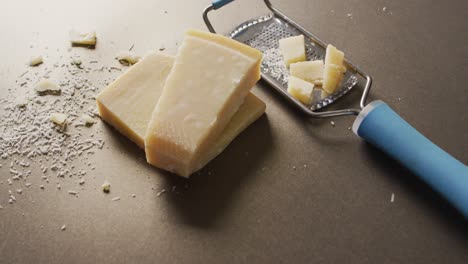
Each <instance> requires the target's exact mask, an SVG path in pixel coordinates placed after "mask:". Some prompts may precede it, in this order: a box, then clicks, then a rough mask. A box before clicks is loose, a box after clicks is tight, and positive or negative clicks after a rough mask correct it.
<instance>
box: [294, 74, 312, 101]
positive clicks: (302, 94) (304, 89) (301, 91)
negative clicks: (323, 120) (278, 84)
mask: <svg viewBox="0 0 468 264" xmlns="http://www.w3.org/2000/svg"><path fill="white" fill-rule="evenodd" d="M313 91H314V85H313V84H311V83H310V82H306V81H304V80H302V79H299V78H297V77H294V76H289V80H288V93H289V94H290V95H292V96H293V97H294V98H296V99H297V100H299V101H301V103H303V104H305V105H309V104H310V103H311V102H312V99H313V95H314V94H313Z"/></svg>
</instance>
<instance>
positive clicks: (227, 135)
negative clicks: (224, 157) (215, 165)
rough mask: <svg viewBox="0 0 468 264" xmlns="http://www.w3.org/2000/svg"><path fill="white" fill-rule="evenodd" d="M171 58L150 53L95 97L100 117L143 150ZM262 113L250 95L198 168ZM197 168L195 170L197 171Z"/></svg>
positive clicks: (261, 102) (258, 100)
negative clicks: (149, 123)
mask: <svg viewBox="0 0 468 264" xmlns="http://www.w3.org/2000/svg"><path fill="white" fill-rule="evenodd" d="M173 62H174V57H173V56H170V55H166V54H164V53H161V52H156V53H151V54H149V55H147V56H146V57H144V58H143V59H142V60H141V61H140V62H139V63H137V64H136V65H134V66H132V67H131V68H130V69H129V70H128V71H127V72H126V73H124V74H123V75H122V76H120V77H119V78H118V79H117V80H115V81H114V82H113V83H111V84H110V85H109V86H108V87H107V88H106V89H104V90H103V91H102V92H101V93H100V94H99V95H98V97H97V100H96V101H97V105H98V109H99V115H100V116H101V117H102V118H103V119H104V120H105V121H106V122H107V123H109V124H110V125H112V126H113V127H114V128H116V129H117V130H118V131H119V132H121V133H122V134H123V135H125V136H126V137H128V138H130V139H131V140H132V141H134V142H135V143H136V144H137V145H138V146H139V147H141V148H144V137H145V133H146V129H147V127H148V122H149V121H150V119H151V114H152V111H153V109H154V107H155V106H156V104H157V103H158V100H159V98H160V96H161V93H162V90H163V87H164V83H165V81H166V78H167V76H168V74H169V71H170V69H171V67H172V65H173ZM264 112H265V103H264V102H263V101H261V100H260V99H258V98H257V97H256V96H255V95H253V94H252V93H249V94H248V95H247V97H246V98H245V101H244V103H243V104H242V105H241V106H240V108H239V110H238V111H237V112H236V113H235V115H234V116H233V118H232V119H231V121H230V122H229V124H228V125H227V127H226V128H225V129H224V131H223V132H222V133H221V136H220V137H219V138H218V139H217V140H216V141H215V142H214V144H213V145H212V146H211V147H210V148H209V149H208V151H207V152H206V153H204V154H203V155H201V157H200V166H199V168H201V167H203V166H204V165H206V164H207V163H208V162H209V161H210V160H212V159H213V158H215V157H216V156H217V155H218V154H220V153H221V152H222V151H223V150H224V149H225V148H226V147H227V146H228V145H229V143H231V142H232V140H233V139H234V138H235V137H236V136H237V135H238V134H240V133H241V132H242V131H243V130H244V129H245V128H246V127H248V126H249V125H250V124H251V123H253V122H254V121H255V120H257V119H258V118H259V117H260V116H261V115H262V114H263V113H264ZM199 168H198V169H199Z"/></svg>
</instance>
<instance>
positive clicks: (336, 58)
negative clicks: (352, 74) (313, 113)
mask: <svg viewBox="0 0 468 264" xmlns="http://www.w3.org/2000/svg"><path fill="white" fill-rule="evenodd" d="M343 61H344V53H343V52H342V51H340V50H338V49H337V48H335V47H334V46H332V45H328V46H327V51H326V54H325V68H324V73H323V86H322V87H323V89H324V90H325V91H326V92H327V93H329V94H332V93H334V92H335V91H336V90H337V89H338V87H339V86H340V84H341V81H342V79H343V74H344V73H345V72H346V68H345V67H344V65H343Z"/></svg>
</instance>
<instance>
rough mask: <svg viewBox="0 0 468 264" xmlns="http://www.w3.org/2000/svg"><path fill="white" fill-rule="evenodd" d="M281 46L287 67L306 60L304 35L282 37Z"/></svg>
mask: <svg viewBox="0 0 468 264" xmlns="http://www.w3.org/2000/svg"><path fill="white" fill-rule="evenodd" d="M279 47H280V50H281V53H282V54H283V58H284V63H285V64H286V67H287V68H289V66H290V64H292V63H295V62H299V61H305V60H306V53H305V46H304V35H299V36H294V37H289V38H284V39H280V40H279Z"/></svg>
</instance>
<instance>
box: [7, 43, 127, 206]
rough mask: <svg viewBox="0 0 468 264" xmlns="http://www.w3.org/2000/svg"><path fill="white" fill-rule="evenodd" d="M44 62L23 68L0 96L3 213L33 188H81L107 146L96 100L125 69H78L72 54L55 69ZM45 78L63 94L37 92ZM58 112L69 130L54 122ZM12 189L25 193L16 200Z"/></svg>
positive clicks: (86, 63) (89, 65) (87, 65)
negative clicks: (63, 186) (103, 89)
mask: <svg viewBox="0 0 468 264" xmlns="http://www.w3.org/2000/svg"><path fill="white" fill-rule="evenodd" d="M68 52H70V50H69V51H68ZM44 57H45V59H44V62H43V63H42V65H39V66H37V67H29V66H25V72H24V73H23V74H21V75H19V76H18V77H17V79H16V81H15V83H14V84H12V85H11V86H10V87H9V89H8V93H6V94H5V95H3V96H1V97H0V185H2V184H3V185H7V188H6V189H9V193H8V195H0V206H1V205H3V207H2V208H4V205H5V204H8V203H10V204H14V203H15V202H16V201H17V200H18V199H20V197H21V196H22V195H21V194H23V193H24V192H25V191H27V190H28V189H30V188H33V187H34V185H36V188H40V189H43V190H44V189H47V188H46V187H47V185H48V184H49V182H51V181H52V182H53V183H51V184H53V186H54V189H55V186H57V190H60V187H59V186H60V183H62V182H64V181H69V182H71V183H72V184H76V185H77V186H78V187H79V186H81V187H82V185H83V183H84V182H85V177H87V170H94V169H95V166H96V163H95V162H94V161H93V156H94V154H95V153H96V151H99V150H100V149H102V148H103V146H104V140H103V139H102V138H101V137H100V136H99V135H101V134H102V133H101V131H102V126H101V122H97V121H99V118H98V116H97V110H96V108H95V95H96V94H97V93H98V91H99V90H100V89H101V88H102V87H105V86H107V85H108V84H109V83H110V82H111V81H113V80H114V79H115V77H116V74H120V73H121V72H120V71H121V68H118V67H106V66H102V65H101V66H100V65H98V62H97V61H95V60H91V59H92V58H89V60H85V59H83V62H81V63H80V64H76V63H75V62H76V61H77V58H73V57H76V56H73V55H72V54H70V56H69V57H67V58H64V57H63V56H61V57H60V58H59V59H57V60H58V61H57V62H55V63H53V64H51V63H50V62H48V60H47V59H46V58H47V55H45V56H44ZM103 73H106V75H105V76H104V75H103ZM114 73H115V74H114ZM92 76H96V78H92ZM44 79H48V80H50V81H52V82H54V83H55V84H56V85H57V86H58V87H59V88H60V93H38V91H37V90H35V87H36V85H37V84H38V83H39V82H40V81H41V80H44ZM92 80H96V81H92ZM56 113H60V114H64V116H66V125H57V124H56V123H54V122H51V116H53V115H54V114H56ZM84 116H86V117H87V118H83V117H84ZM91 119H93V120H92V121H91ZM67 185H70V184H67ZM2 189H3V188H2ZM11 190H21V191H20V192H17V193H18V194H19V195H16V196H14V195H12V192H11ZM5 199H6V200H5Z"/></svg>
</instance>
